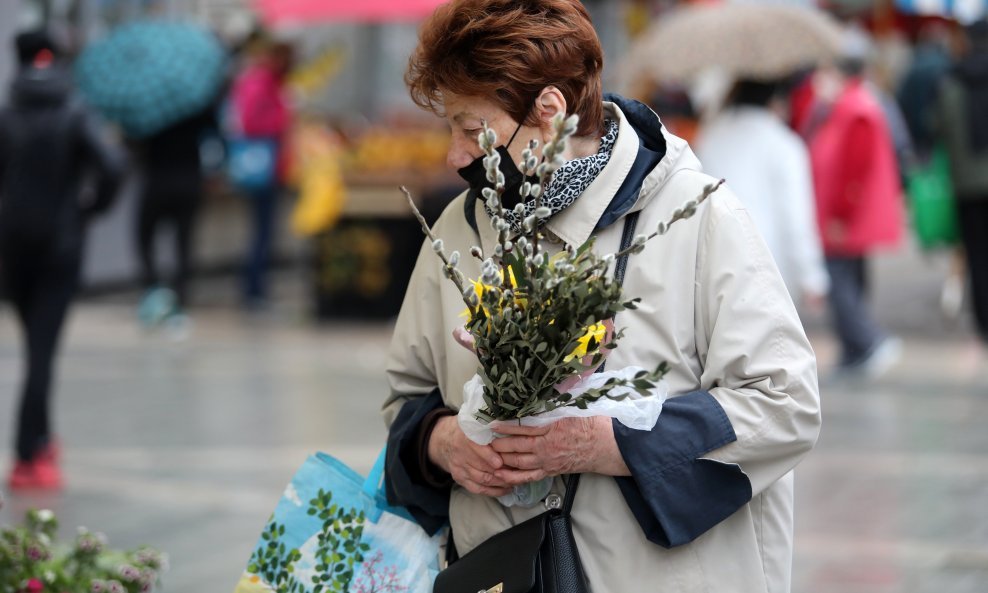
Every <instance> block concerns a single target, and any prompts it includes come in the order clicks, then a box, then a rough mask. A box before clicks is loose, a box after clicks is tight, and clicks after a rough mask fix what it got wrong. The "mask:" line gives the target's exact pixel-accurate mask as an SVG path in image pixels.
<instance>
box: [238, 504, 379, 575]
mask: <svg viewBox="0 0 988 593" xmlns="http://www.w3.org/2000/svg"><path fill="white" fill-rule="evenodd" d="M306 512H307V513H308V515H309V516H312V517H317V518H318V519H319V520H320V521H322V528H321V529H320V531H319V533H318V534H317V536H316V537H317V546H316V551H315V559H316V562H317V564H316V571H317V573H318V574H317V575H316V577H314V579H313V580H314V587H313V591H314V592H315V593H348V592H349V590H350V582H351V581H352V580H353V575H354V571H355V568H356V567H357V566H358V565H359V564H360V563H361V562H363V561H364V554H365V553H366V552H367V551H368V550H370V546H369V545H368V544H366V543H363V542H362V541H361V539H362V538H363V534H364V522H365V521H366V518H367V517H366V515H365V514H364V512H363V511H357V510H355V509H353V508H344V507H341V506H339V505H336V504H333V493H332V492H326V491H324V490H322V489H320V490H319V492H318V493H317V494H316V497H315V498H313V499H312V500H310V501H309V508H308V509H307V511H306ZM284 534H285V526H284V525H280V524H279V523H277V522H276V521H274V519H273V517H272V519H271V520H269V521H268V524H267V526H266V527H265V528H264V531H263V532H261V545H259V546H258V547H257V549H256V550H254V553H253V555H251V558H250V561H249V562H248V565H247V571H248V572H250V573H252V574H256V575H258V576H260V577H261V578H262V579H263V580H264V581H265V582H266V583H267V584H269V585H270V586H271V587H273V588H274V589H275V591H278V593H296V592H299V591H303V590H304V586H303V585H302V583H301V582H300V581H299V580H298V577H297V575H296V574H295V563H296V562H298V561H299V560H301V558H302V554H301V552H300V551H299V550H298V548H293V549H286V548H285V544H284V543H281V542H280V539H281V536H283V535H284Z"/></svg>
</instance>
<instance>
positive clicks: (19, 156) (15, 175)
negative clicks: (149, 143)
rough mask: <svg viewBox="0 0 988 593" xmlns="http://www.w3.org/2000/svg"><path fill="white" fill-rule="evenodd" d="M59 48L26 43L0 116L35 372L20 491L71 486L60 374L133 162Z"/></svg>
mask: <svg viewBox="0 0 988 593" xmlns="http://www.w3.org/2000/svg"><path fill="white" fill-rule="evenodd" d="M57 45H58V44H57V43H56V42H55V40H54V39H53V38H52V37H51V36H50V35H48V34H47V33H44V32H30V33H22V34H20V35H18V36H17V39H16V46H17V54H18V58H19V60H20V69H19V72H18V74H17V76H16V77H15V80H14V82H13V84H12V87H11V94H10V101H9V104H8V105H7V106H5V107H3V108H0V275H2V281H3V285H4V286H5V289H6V294H7V297H8V298H9V300H10V301H11V303H12V305H13V307H14V309H15V310H16V312H17V317H18V320H19V322H20V325H21V328H22V332H23V336H24V341H25V347H26V363H27V365H26V366H27V369H26V371H27V373H26V377H25V380H24V385H23V391H22V394H21V399H20V411H19V415H18V424H17V437H16V438H17V442H16V448H17V459H16V463H15V464H14V467H13V469H12V471H11V473H10V476H9V485H10V487H11V489H25V488H47V489H52V488H58V487H60V486H61V481H62V480H61V472H60V470H59V467H58V460H57V455H58V450H57V443H56V442H55V440H54V438H53V436H52V429H51V422H50V412H49V401H50V393H51V381H52V366H53V361H54V356H55V351H56V348H57V346H58V339H59V334H60V332H61V328H62V325H63V322H64V320H65V317H66V313H67V311H68V307H69V303H70V302H71V300H72V298H73V296H74V295H75V293H76V288H77V286H78V283H79V272H80V267H81V264H82V251H83V245H84V239H85V232H86V225H87V222H88V220H89V219H90V218H91V217H92V216H93V215H95V214H97V213H99V212H100V211H103V210H105V209H106V208H108V207H109V206H110V204H111V203H112V201H113V199H114V197H115V196H116V193H117V190H118V188H119V186H120V181H121V179H122V176H123V170H124V158H123V153H122V152H121V151H119V150H118V149H116V148H114V147H113V146H112V145H110V144H109V143H108V142H107V141H106V140H105V139H104V138H103V137H102V136H101V134H100V131H99V129H98V127H97V124H96V121H95V120H94V117H93V116H92V115H91V113H90V112H89V111H88V110H87V109H86V108H85V106H83V105H82V104H81V103H80V102H78V100H76V98H75V95H74V93H73V88H72V79H71V76H70V74H69V72H68V70H67V69H66V68H65V67H64V65H63V64H62V61H61V52H60V51H59V49H58V47H57ZM87 190H88V191H87Z"/></svg>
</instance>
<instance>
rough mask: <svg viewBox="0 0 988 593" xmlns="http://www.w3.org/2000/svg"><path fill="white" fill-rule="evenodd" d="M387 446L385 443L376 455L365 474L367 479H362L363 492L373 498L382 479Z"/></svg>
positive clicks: (379, 487)
mask: <svg viewBox="0 0 988 593" xmlns="http://www.w3.org/2000/svg"><path fill="white" fill-rule="evenodd" d="M387 453H388V446H387V445H385V446H384V447H383V448H382V449H381V452H380V453H378V455H377V460H376V461H374V466H373V467H371V470H370V473H369V474H367V479H366V480H364V488H363V490H364V494H366V495H367V496H368V497H369V498H375V497H376V496H377V493H378V492H379V491H380V489H381V480H383V479H384V460H385V458H386V457H387Z"/></svg>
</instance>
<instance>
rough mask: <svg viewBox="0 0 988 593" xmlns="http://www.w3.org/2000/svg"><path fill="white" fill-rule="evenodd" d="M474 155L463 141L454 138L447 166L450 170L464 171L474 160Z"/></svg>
mask: <svg viewBox="0 0 988 593" xmlns="http://www.w3.org/2000/svg"><path fill="white" fill-rule="evenodd" d="M474 158H476V157H474V156H473V154H472V153H471V152H470V151H469V150H467V147H466V144H465V143H464V141H463V140H462V139H457V138H454V139H453V140H452V141H451V142H450V143H449V152H447V153H446V166H447V167H449V168H450V169H454V170H456V169H462V168H463V167H466V166H467V165H469V164H470V163H472V162H473V160H474Z"/></svg>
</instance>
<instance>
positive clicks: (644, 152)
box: [596, 93, 666, 230]
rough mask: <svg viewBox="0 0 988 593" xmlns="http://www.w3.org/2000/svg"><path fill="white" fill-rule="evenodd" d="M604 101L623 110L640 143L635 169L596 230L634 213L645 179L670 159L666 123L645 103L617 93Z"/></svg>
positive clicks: (610, 94)
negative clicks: (665, 135)
mask: <svg viewBox="0 0 988 593" xmlns="http://www.w3.org/2000/svg"><path fill="white" fill-rule="evenodd" d="M604 100H605V101H610V102H611V103H614V104H615V105H617V106H618V107H619V108H621V112H622V113H624V116H625V117H626V118H627V119H628V123H630V124H631V127H632V128H634V130H635V133H637V134H638V139H639V143H638V154H637V155H636V156H635V162H634V163H633V164H632V165H631V170H630V171H628V174H627V175H626V176H625V178H624V182H622V183H621V187H619V188H618V191H617V193H616V194H614V197H613V198H612V199H611V203H610V204H608V205H607V208H605V209H604V214H603V215H602V216H601V217H600V220H598V221H597V227H596V230H600V229H603V228H606V227H607V226H609V225H611V224H613V223H614V222H615V221H616V220H618V219H619V218H621V217H622V216H624V215H625V213H626V212H628V210H631V207H632V206H634V205H635V202H637V201H638V194H640V193H641V189H642V184H643V183H644V182H645V178H646V177H648V175H649V174H650V173H651V172H652V169H654V168H655V166H656V165H658V164H659V161H661V160H662V158H663V157H664V156H665V155H666V139H665V137H664V136H663V135H662V122H660V121H659V116H657V115H655V112H654V111H652V110H651V109H649V108H648V107H647V106H645V105H644V104H643V103H640V102H638V101H635V100H633V99H625V98H624V97H622V96H620V95H615V94H613V93H608V94H605V95H604Z"/></svg>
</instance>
